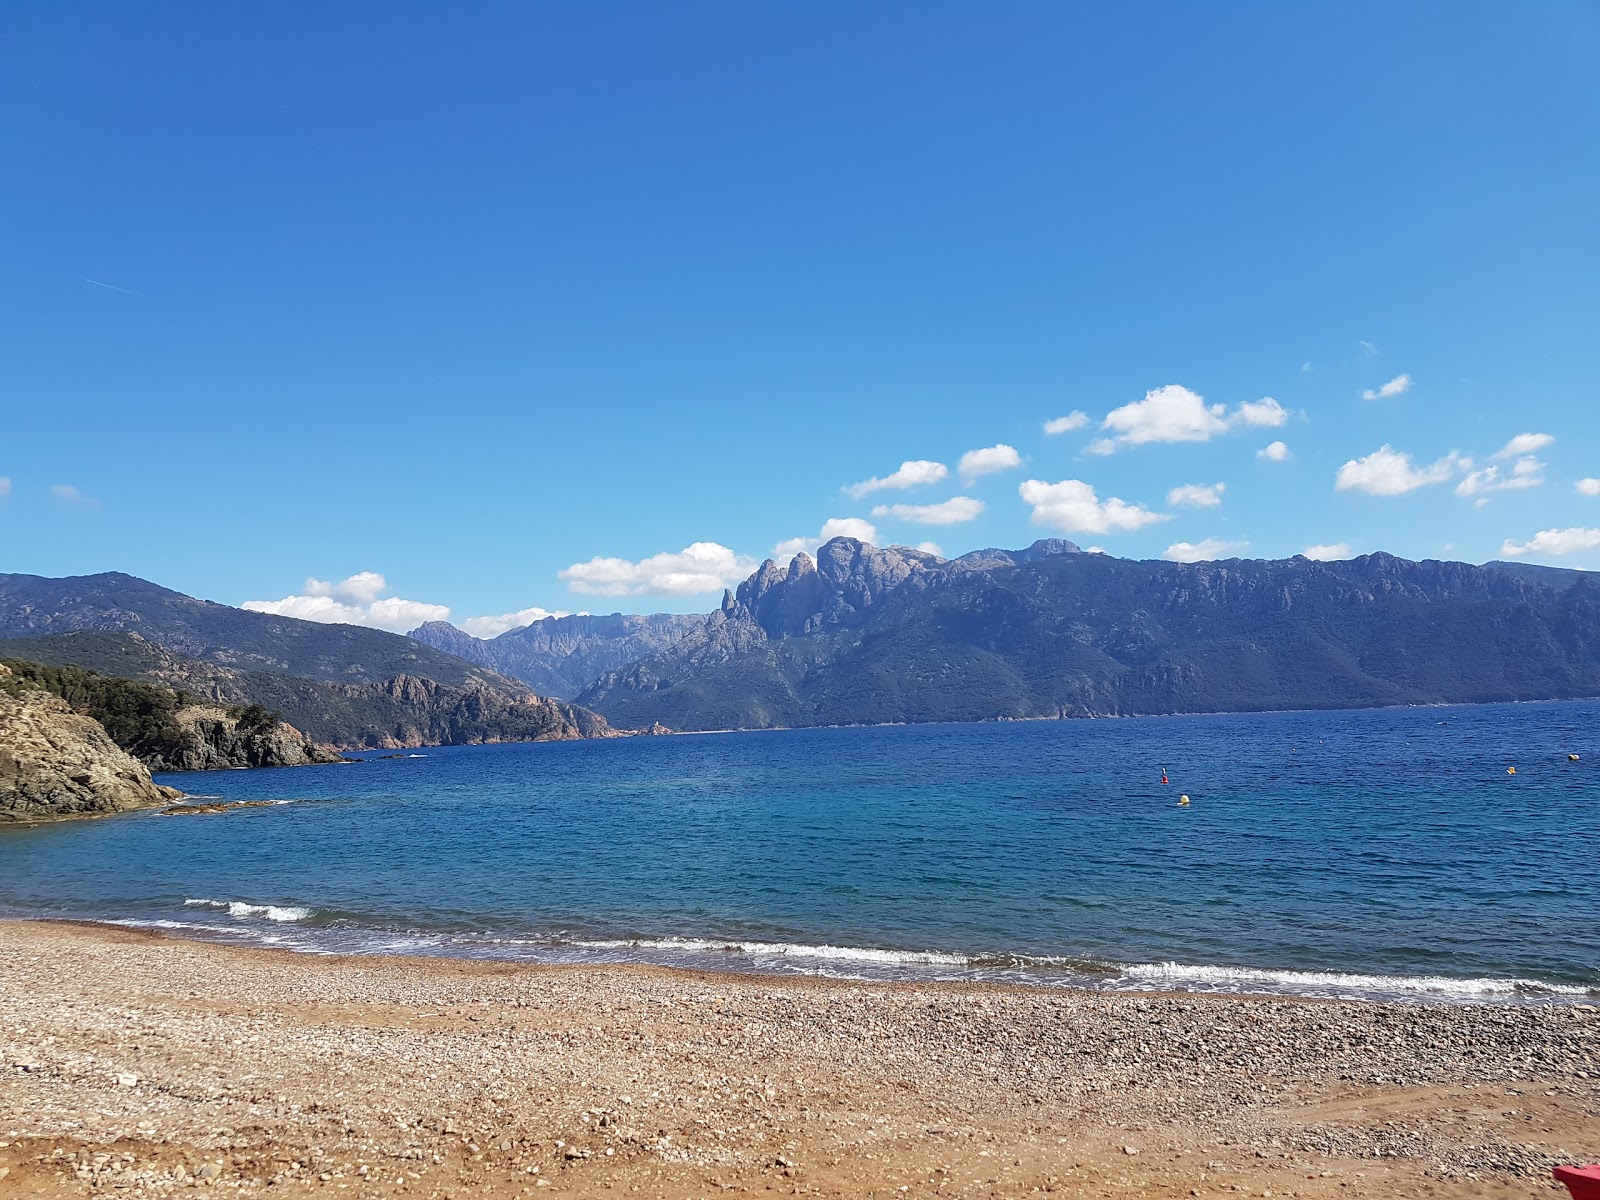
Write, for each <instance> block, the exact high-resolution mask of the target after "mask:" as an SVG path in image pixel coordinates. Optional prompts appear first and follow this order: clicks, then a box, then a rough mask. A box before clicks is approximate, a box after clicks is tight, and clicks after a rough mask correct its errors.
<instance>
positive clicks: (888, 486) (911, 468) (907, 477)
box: [844, 458, 950, 500]
mask: <svg viewBox="0 0 1600 1200" xmlns="http://www.w3.org/2000/svg"><path fill="white" fill-rule="evenodd" d="M949 474H950V468H949V467H947V466H945V465H944V464H943V463H941V462H929V461H928V460H927V459H925V458H917V459H908V460H907V461H906V462H903V463H901V464H900V466H899V468H898V469H896V470H895V471H894V472H893V473H892V474H889V475H885V476H884V477H883V478H882V479H880V478H878V477H877V476H876V475H874V476H873V477H872V478H871V479H867V480H864V481H862V482H861V483H852V484H851V485H850V486H849V487H847V488H845V489H844V490H845V491H846V492H848V493H849V494H850V495H851V496H852V497H854V498H855V499H857V500H859V499H861V497H863V496H868V495H871V494H872V493H873V492H889V491H902V492H903V491H905V490H906V489H907V488H914V487H920V486H921V485H922V484H925V483H939V482H942V481H943V480H944V479H945V478H947V477H948V476H949Z"/></svg>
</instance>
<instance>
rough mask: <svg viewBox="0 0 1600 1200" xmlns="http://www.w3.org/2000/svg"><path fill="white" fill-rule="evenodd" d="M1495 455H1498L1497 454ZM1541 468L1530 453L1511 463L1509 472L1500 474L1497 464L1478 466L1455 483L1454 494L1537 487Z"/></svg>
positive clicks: (1482, 502)
mask: <svg viewBox="0 0 1600 1200" xmlns="http://www.w3.org/2000/svg"><path fill="white" fill-rule="evenodd" d="M1513 440H1515V439H1513ZM1495 457H1496V458H1499V457H1500V456H1499V455H1498V454H1497V455H1495ZM1543 470H1544V463H1542V462H1540V461H1539V460H1538V459H1537V458H1534V457H1533V456H1532V455H1531V454H1527V455H1523V457H1521V458H1519V459H1517V461H1516V462H1514V463H1512V464H1511V471H1510V474H1502V473H1501V471H1500V468H1499V467H1497V466H1492V465H1491V466H1487V467H1480V468H1479V469H1478V470H1476V471H1472V472H1470V473H1468V475H1467V476H1466V478H1464V479H1463V480H1462V481H1461V482H1460V483H1458V484H1456V495H1458V496H1477V495H1481V494H1482V493H1484V492H1508V491H1515V490H1517V489H1520V488H1531V487H1538V486H1539V485H1540V484H1541V483H1543V482H1544V476H1543V475H1542V474H1540V472H1542V471H1543ZM1478 503H1479V504H1480V505H1481V504H1485V503H1487V501H1485V500H1479V501H1478Z"/></svg>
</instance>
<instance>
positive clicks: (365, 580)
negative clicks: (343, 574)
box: [306, 571, 389, 604]
mask: <svg viewBox="0 0 1600 1200" xmlns="http://www.w3.org/2000/svg"><path fill="white" fill-rule="evenodd" d="M388 590H389V581H388V580H386V579H385V578H384V577H383V576H382V575H379V574H378V573H377V572H376V571H358V572H356V573H355V574H354V575H351V576H349V577H347V578H345V579H341V580H339V582H338V583H329V582H328V581H327V580H323V579H308V580H306V595H308V596H333V597H335V598H336V599H339V600H349V601H352V602H354V603H356V604H371V603H372V602H373V601H374V600H376V599H377V598H378V597H379V596H381V595H383V594H384V592H386V591H388Z"/></svg>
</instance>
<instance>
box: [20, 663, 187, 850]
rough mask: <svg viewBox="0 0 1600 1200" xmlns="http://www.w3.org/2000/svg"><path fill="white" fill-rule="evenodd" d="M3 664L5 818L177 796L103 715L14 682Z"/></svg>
mask: <svg viewBox="0 0 1600 1200" xmlns="http://www.w3.org/2000/svg"><path fill="white" fill-rule="evenodd" d="M15 682H16V681H15V680H14V678H13V677H12V675H11V672H10V670H9V669H8V668H6V667H5V666H4V665H0V821H44V820H53V819H57V818H61V817H87V816H103V815H105V814H107V813H116V812H126V811H128V810H130V809H137V808H152V807H155V806H158V805H167V804H170V803H172V801H173V800H175V799H177V798H178V797H180V796H181V795H182V793H181V792H178V791H175V790H174V789H172V788H168V787H162V786H160V785H159V784H157V783H155V782H153V781H152V780H151V778H150V772H149V771H148V770H147V769H146V768H145V767H144V765H143V764H141V763H140V762H139V761H138V760H137V759H135V758H133V757H131V756H130V755H128V754H126V753H124V752H123V751H122V750H120V749H118V748H117V745H116V743H115V742H113V741H112V740H111V737H110V735H109V734H107V733H106V731H105V729H104V728H102V726H101V725H100V723H99V722H98V721H95V720H94V719H93V718H91V717H86V716H83V715H82V714H80V713H76V712H74V711H73V710H72V709H71V708H70V707H69V706H68V705H67V704H66V702H65V701H63V700H60V699H58V698H56V697H55V696H52V695H50V694H49V693H48V692H44V691H39V690H36V689H32V688H23V687H13V686H5V685H8V684H10V685H14V684H15Z"/></svg>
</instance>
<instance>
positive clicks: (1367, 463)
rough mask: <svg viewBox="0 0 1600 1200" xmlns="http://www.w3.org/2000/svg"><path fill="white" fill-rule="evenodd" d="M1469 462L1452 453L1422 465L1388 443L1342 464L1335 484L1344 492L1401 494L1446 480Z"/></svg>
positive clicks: (1381, 494)
mask: <svg viewBox="0 0 1600 1200" xmlns="http://www.w3.org/2000/svg"><path fill="white" fill-rule="evenodd" d="M1469 462H1470V460H1465V459H1462V458H1461V457H1460V456H1459V455H1457V454H1454V453H1452V454H1449V455H1446V456H1445V457H1444V458H1441V459H1440V460H1439V461H1438V462H1436V463H1433V464H1432V465H1431V466H1427V467H1419V466H1417V465H1415V464H1414V463H1413V462H1412V461H1411V455H1409V454H1406V453H1403V452H1402V451H1399V450H1396V449H1394V447H1392V446H1390V445H1389V444H1388V443H1385V444H1384V445H1382V446H1380V447H1379V448H1378V449H1376V450H1374V451H1373V452H1372V453H1371V454H1369V455H1367V456H1366V457H1365V458H1352V459H1351V460H1350V461H1349V462H1347V463H1345V464H1344V466H1342V467H1340V468H1339V473H1338V474H1337V475H1336V476H1335V477H1334V481H1333V486H1334V488H1335V489H1336V490H1338V491H1341V492H1342V491H1347V490H1348V489H1350V488H1355V489H1356V490H1357V491H1362V492H1368V493H1370V494H1372V495H1374V496H1399V495H1403V494H1404V493H1406V492H1411V491H1415V490H1416V489H1417V488H1420V487H1426V486H1427V485H1428V484H1430V483H1443V482H1444V481H1445V480H1447V479H1449V478H1450V476H1451V475H1452V474H1454V472H1455V469H1456V467H1457V466H1465V465H1467V464H1468V463H1469Z"/></svg>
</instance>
